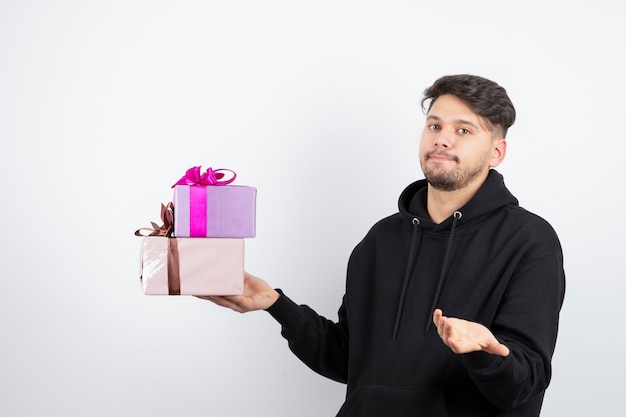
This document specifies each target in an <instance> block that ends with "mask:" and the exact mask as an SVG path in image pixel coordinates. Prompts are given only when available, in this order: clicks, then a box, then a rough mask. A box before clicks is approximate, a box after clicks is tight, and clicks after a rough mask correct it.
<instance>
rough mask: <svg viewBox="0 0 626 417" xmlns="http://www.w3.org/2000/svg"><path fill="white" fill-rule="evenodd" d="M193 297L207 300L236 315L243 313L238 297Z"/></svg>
mask: <svg viewBox="0 0 626 417" xmlns="http://www.w3.org/2000/svg"><path fill="white" fill-rule="evenodd" d="M195 297H197V298H201V299H203V300H208V301H210V302H212V303H213V304H216V305H218V306H220V307H226V308H229V309H231V310H233V311H236V312H238V313H243V312H244V309H243V308H242V303H241V301H240V300H239V298H240V297H238V296H213V295H196V296H195Z"/></svg>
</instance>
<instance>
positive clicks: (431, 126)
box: [428, 124, 439, 130]
mask: <svg viewBox="0 0 626 417" xmlns="http://www.w3.org/2000/svg"><path fill="white" fill-rule="evenodd" d="M428 128H429V129H430V130H439V125H435V124H432V125H428Z"/></svg>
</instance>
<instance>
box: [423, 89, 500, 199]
mask: <svg viewBox="0 0 626 417" xmlns="http://www.w3.org/2000/svg"><path fill="white" fill-rule="evenodd" d="M501 142H504V139H501V138H495V139H494V136H493V135H492V132H491V131H489V130H488V127H487V125H486V124H485V122H484V121H483V120H481V118H480V116H478V115H477V114H476V113H474V112H473V111H472V110H471V109H470V108H469V107H468V106H467V105H465V103H463V102H462V101H461V100H459V99H458V98H456V97H455V96H453V95H450V94H446V95H442V96H440V97H439V98H437V100H435V102H434V103H433V105H432V107H431V108H430V110H429V112H428V115H427V117H426V125H425V126H424V130H423V132H422V139H421V142H420V165H421V166H422V171H423V172H424V176H425V177H426V179H427V180H428V182H429V183H430V185H431V186H432V187H433V188H435V189H437V190H441V191H454V190H459V189H462V188H464V187H467V186H468V185H470V184H472V183H474V182H475V181H480V182H481V183H482V181H484V179H485V178H486V177H487V173H488V171H489V168H490V167H493V166H497V165H498V164H499V163H500V162H501V160H502V158H503V157H504V154H503V152H504V149H503V146H504V145H500V143H501ZM500 146H502V147H500Z"/></svg>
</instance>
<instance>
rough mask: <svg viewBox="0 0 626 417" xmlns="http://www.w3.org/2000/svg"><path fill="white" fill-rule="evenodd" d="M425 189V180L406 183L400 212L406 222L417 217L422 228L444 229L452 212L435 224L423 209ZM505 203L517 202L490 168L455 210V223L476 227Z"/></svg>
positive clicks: (425, 197) (424, 205)
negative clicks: (476, 190) (473, 193)
mask: <svg viewBox="0 0 626 417" xmlns="http://www.w3.org/2000/svg"><path fill="white" fill-rule="evenodd" d="M427 190H428V182H427V181H426V180H419V181H416V182H414V183H412V184H410V185H409V186H408V187H406V188H405V189H404V191H403V192H402V194H400V199H399V200H398V209H399V211H400V214H401V215H402V217H403V218H404V219H406V220H407V221H408V222H409V224H413V223H415V222H416V221H415V219H417V221H418V223H419V227H420V228H421V229H423V230H430V231H432V232H434V233H448V232H449V230H450V228H451V226H452V221H453V219H454V216H450V217H449V218H448V219H446V220H445V221H443V222H441V223H439V224H437V223H434V222H433V221H432V220H431V219H430V217H429V215H428V212H427V211H426V200H427ZM508 205H518V201H517V199H516V198H515V197H514V196H513V194H511V193H510V191H509V190H508V189H507V188H506V186H505V185H504V178H503V177H502V175H501V174H500V173H499V172H497V171H496V170H494V169H492V170H490V171H489V174H488V175H487V179H486V180H485V183H484V184H483V185H482V187H481V188H480V189H479V190H478V192H477V193H476V195H475V196H474V197H473V198H472V199H471V200H470V201H469V202H467V204H465V205H464V206H463V207H460V208H459V209H458V210H457V212H459V213H461V216H460V218H459V219H457V227H472V226H474V227H479V226H480V225H481V224H482V222H483V221H484V219H485V218H488V217H489V215H490V214H491V213H493V212H494V211H497V210H499V209H501V208H502V207H504V206H508Z"/></svg>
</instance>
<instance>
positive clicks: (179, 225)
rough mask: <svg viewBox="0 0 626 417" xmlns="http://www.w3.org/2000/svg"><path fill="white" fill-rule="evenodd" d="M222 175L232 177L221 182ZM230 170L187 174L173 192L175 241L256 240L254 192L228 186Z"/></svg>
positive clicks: (253, 189)
mask: <svg viewBox="0 0 626 417" xmlns="http://www.w3.org/2000/svg"><path fill="white" fill-rule="evenodd" d="M224 172H228V173H231V174H232V175H231V178H230V179H223V178H224V177H225V174H224ZM235 177H236V175H235V173H234V172H233V171H231V170H229V169H223V168H222V169H216V170H213V169H211V168H208V169H207V170H206V172H204V173H202V172H201V171H200V167H192V168H190V169H189V170H187V172H186V174H185V176H183V177H182V178H181V179H180V180H179V181H178V182H177V183H176V184H174V185H173V186H172V187H173V188H174V196H173V198H172V205H173V207H174V231H173V235H174V236H175V237H210V238H251V237H255V236H256V188H254V187H248V186H244V185H229V184H230V183H231V182H232V181H234V179H235Z"/></svg>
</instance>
